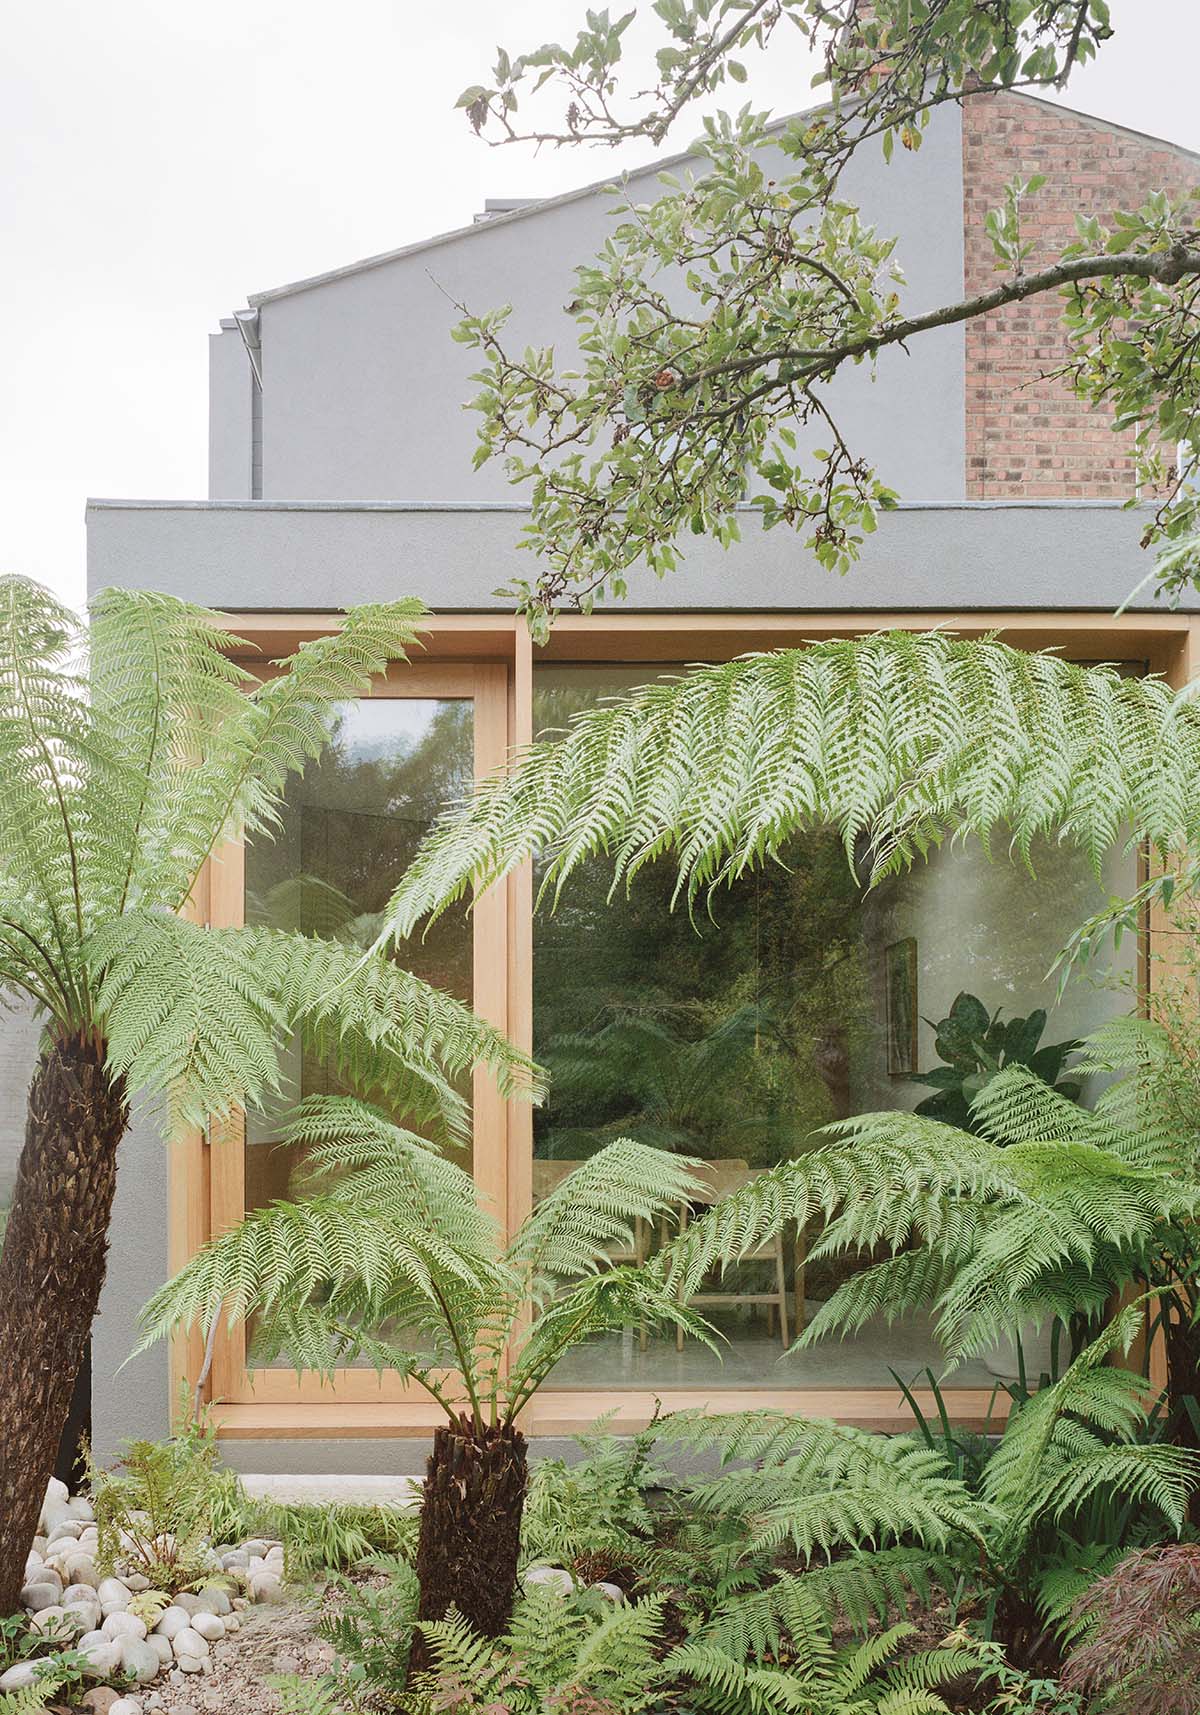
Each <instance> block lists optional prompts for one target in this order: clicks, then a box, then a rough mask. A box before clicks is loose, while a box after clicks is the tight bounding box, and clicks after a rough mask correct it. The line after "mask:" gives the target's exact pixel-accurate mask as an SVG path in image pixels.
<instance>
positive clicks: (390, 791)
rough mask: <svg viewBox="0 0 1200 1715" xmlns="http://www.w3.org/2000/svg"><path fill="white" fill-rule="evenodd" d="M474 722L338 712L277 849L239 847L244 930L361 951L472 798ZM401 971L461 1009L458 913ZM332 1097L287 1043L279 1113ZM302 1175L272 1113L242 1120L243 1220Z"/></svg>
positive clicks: (388, 704) (417, 703) (329, 1078)
mask: <svg viewBox="0 0 1200 1715" xmlns="http://www.w3.org/2000/svg"><path fill="white" fill-rule="evenodd" d="M473 710H474V705H473V704H472V703H471V702H470V700H468V699H465V698H448V699H447V698H415V697H368V698H364V699H362V700H361V701H359V702H348V703H346V704H344V705H343V706H342V708H341V710H340V712H339V715H338V722H337V727H336V730H335V732H334V736H333V740H332V742H331V743H330V744H329V745H328V746H327V747H326V749H325V750H324V751H323V752H322V754H321V755H320V756H319V757H318V758H316V760H314V761H313V762H311V763H310V764H309V765H308V767H307V768H305V770H304V772H303V773H302V774H301V775H298V776H296V777H294V778H293V780H292V782H291V784H290V785H289V787H288V790H287V794H286V797H285V800H284V804H283V813H282V820H281V824H280V826H279V827H278V828H277V829H276V831H275V835H274V837H273V838H267V839H255V840H252V841H250V842H248V844H247V848H246V921H247V923H268V924H271V925H273V926H275V927H277V928H291V929H303V930H305V931H306V932H308V933H310V934H315V935H328V936H332V937H335V938H337V939H340V940H344V941H348V942H350V943H352V944H354V945H356V946H363V947H365V946H368V945H369V944H370V943H371V941H372V940H373V939H374V937H375V935H376V933H377V931H378V927H379V920H380V913H381V912H382V911H383V908H384V907H385V905H386V904H387V901H388V898H389V896H390V894H391V893H392V891H393V889H394V888H395V886H396V884H397V882H398V881H399V879H400V876H401V874H402V873H403V871H404V869H405V867H406V866H407V865H408V864H409V863H410V862H411V860H412V857H413V854H414V852H415V851H416V848H417V846H418V844H419V842H420V840H421V838H422V836H423V835H424V834H425V832H426V830H427V829H428V827H429V824H430V823H431V822H432V821H433V819H434V818H435V817H436V816H437V815H438V813H439V812H440V811H441V810H442V809H443V808H444V807H445V806H446V805H447V804H448V803H449V802H450V801H451V800H456V799H459V798H461V797H462V796H463V795H464V793H466V792H467V791H468V790H469V788H470V784H471V779H472V774H473V757H474V741H473V722H472V717H473ZM403 963H404V964H405V966H406V967H407V968H408V969H410V970H413V971H415V972H416V974H417V975H418V976H420V977H423V978H424V979H425V980H426V981H427V982H431V983H435V984H436V985H437V986H438V987H439V988H442V989H445V990H447V991H448V992H449V993H450V994H453V995H456V996H457V997H458V998H459V999H460V1000H463V1001H465V1002H466V1003H467V1004H468V1005H469V1004H470V1002H471V967H472V950H471V928H470V922H469V920H468V918H467V915H466V913H465V911H461V910H460V911H452V912H448V913H447V914H446V916H445V917H443V918H441V919H440V920H439V921H438V922H437V923H436V924H435V925H434V926H433V927H432V929H431V930H430V931H429V933H428V935H426V936H425V938H424V939H421V938H420V937H417V938H415V939H414V940H412V941H411V942H409V943H407V944H406V946H405V948H404V951H403ZM339 1088H340V1086H339V1084H338V1082H337V1078H336V1074H335V1072H334V1071H333V1069H332V1068H331V1067H329V1066H328V1065H325V1064H322V1063H321V1062H320V1061H319V1060H318V1059H316V1058H315V1057H314V1056H313V1055H312V1054H311V1053H310V1052H308V1051H306V1050H305V1049H304V1048H303V1047H302V1045H301V1043H300V1041H299V1039H298V1038H297V1039H296V1040H294V1041H293V1043H292V1045H291V1048H290V1051H289V1054H288V1065H287V1078H286V1088H285V1092H284V1099H283V1102H282V1103H281V1106H282V1107H285V1108H286V1107H290V1106H291V1105H292V1103H294V1102H295V1101H297V1100H300V1099H301V1098H303V1097H304V1096H310V1095H314V1094H319V1093H323V1092H328V1091H333V1090H337V1089H339ZM357 1093H359V1094H365V1093H367V1092H361V1091H360V1092H357ZM396 1117H397V1119H400V1120H402V1119H403V1118H404V1116H403V1115H397V1116H396ZM468 1153H469V1152H468ZM460 1159H461V1158H460ZM465 1164H467V1165H469V1161H468V1162H466V1163H465ZM301 1166H302V1162H301V1160H300V1158H299V1154H298V1152H297V1151H296V1150H294V1149H284V1148H280V1147H278V1146H277V1145H276V1143H275V1127H274V1120H273V1115H272V1114H271V1113H266V1112H258V1113H250V1114H247V1116H246V1207H247V1209H255V1208H259V1207H260V1206H261V1205H263V1204H264V1203H268V1202H270V1201H271V1200H272V1199H273V1198H277V1197H288V1196H291V1195H293V1194H294V1193H295V1190H296V1188H297V1183H298V1175H299V1170H300V1168H301Z"/></svg>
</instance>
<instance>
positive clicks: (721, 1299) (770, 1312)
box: [675, 1159, 803, 1352]
mask: <svg viewBox="0 0 1200 1715" xmlns="http://www.w3.org/2000/svg"><path fill="white" fill-rule="evenodd" d="M765 1171H766V1169H765V1168H762V1167H751V1166H750V1164H749V1163H748V1162H746V1161H739V1160H736V1159H734V1160H729V1161H706V1162H704V1163H703V1165H702V1167H701V1169H700V1175H701V1184H700V1185H699V1186H698V1187H697V1189H696V1191H695V1192H694V1193H693V1194H692V1197H691V1198H690V1200H689V1201H688V1202H687V1203H685V1204H682V1205H681V1206H680V1210H679V1230H680V1231H681V1232H682V1231H683V1230H684V1229H685V1228H686V1226H687V1224H688V1221H689V1220H690V1218H691V1214H692V1210H693V1209H696V1208H701V1209H706V1208H710V1207H711V1206H712V1204H714V1203H719V1202H720V1201H721V1199H722V1198H723V1197H728V1196H729V1195H730V1194H731V1193H732V1192H734V1191H737V1190H739V1189H740V1188H741V1186H743V1185H745V1184H746V1183H747V1182H748V1181H749V1180H751V1179H753V1178H755V1177H756V1176H757V1175H758V1174H759V1173H763V1172H765ZM784 1257H785V1252H784V1241H783V1234H782V1233H777V1234H776V1235H775V1237H774V1238H773V1239H768V1240H767V1241H766V1243H765V1244H762V1245H759V1246H758V1247H757V1248H756V1249H754V1250H750V1251H747V1253H746V1255H745V1256H744V1257H743V1258H742V1259H741V1261H742V1262H743V1263H757V1262H768V1263H771V1264H773V1273H774V1282H775V1284H774V1287H773V1289H772V1290H770V1291H767V1292H756V1291H754V1290H752V1289H751V1290H743V1289H741V1288H739V1287H737V1286H731V1287H728V1288H725V1289H722V1290H717V1289H715V1288H714V1289H711V1290H706V1291H704V1292H698V1293H693V1295H692V1297H691V1298H690V1300H689V1303H692V1304H765V1305H766V1306H767V1316H768V1323H767V1326H768V1330H770V1331H773V1329H774V1322H775V1316H776V1313H778V1316H779V1335H780V1339H781V1340H782V1342H783V1349H784V1351H785V1352H786V1351H787V1349H788V1347H789V1346H790V1345H791V1339H790V1338H789V1334H788V1281H787V1264H786V1262H785V1260H784ZM739 1266H740V1265H739ZM802 1278H803V1274H802V1271H801V1279H802ZM801 1290H803V1288H801ZM675 1345H676V1348H677V1349H678V1350H679V1351H682V1350H683V1329H682V1328H677V1329H676V1330H675Z"/></svg>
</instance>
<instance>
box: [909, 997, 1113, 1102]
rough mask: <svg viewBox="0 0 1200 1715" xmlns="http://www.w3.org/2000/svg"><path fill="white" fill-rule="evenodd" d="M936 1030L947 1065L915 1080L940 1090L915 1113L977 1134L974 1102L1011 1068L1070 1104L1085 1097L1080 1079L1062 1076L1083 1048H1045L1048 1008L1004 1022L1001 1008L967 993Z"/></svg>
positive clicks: (1072, 1045) (1075, 1045)
mask: <svg viewBox="0 0 1200 1715" xmlns="http://www.w3.org/2000/svg"><path fill="white" fill-rule="evenodd" d="M927 1022H931V1021H929V1020H927ZM933 1028H934V1030H935V1032H936V1037H935V1041H934V1046H935V1047H936V1049H937V1051H938V1057H939V1058H940V1059H941V1060H943V1061H945V1064H944V1065H942V1066H935V1067H934V1068H933V1070H932V1071H929V1072H918V1073H916V1074H915V1075H914V1076H913V1078H912V1080H911V1081H912V1082H913V1083H915V1084H925V1085H927V1086H928V1087H929V1088H930V1089H932V1090H933V1091H934V1094H933V1095H932V1096H926V1097H925V1099H924V1101H922V1102H918V1103H917V1106H916V1108H915V1109H914V1110H913V1111H914V1112H915V1113H918V1114H924V1115H926V1116H927V1117H928V1118H929V1119H935V1120H941V1121H943V1123H944V1124H946V1125H955V1126H959V1127H960V1128H961V1129H962V1130H963V1131H976V1130H977V1129H978V1124H977V1121H976V1118H975V1115H974V1113H973V1112H972V1103H973V1102H974V1100H975V1098H976V1096H978V1095H979V1093H980V1091H981V1090H982V1089H983V1088H984V1087H985V1085H987V1084H988V1083H990V1082H991V1080H992V1079H993V1078H994V1077H995V1076H996V1074H997V1073H998V1072H1002V1071H1003V1070H1004V1069H1005V1067H1008V1066H1024V1067H1025V1069H1026V1070H1027V1071H1029V1072H1032V1073H1033V1075H1034V1077H1035V1078H1040V1079H1041V1080H1042V1082H1043V1083H1044V1084H1048V1085H1049V1086H1050V1088H1051V1089H1053V1090H1057V1091H1058V1093H1059V1095H1060V1096H1065V1097H1066V1098H1067V1100H1068V1101H1078V1099H1079V1092H1080V1090H1081V1089H1082V1085H1081V1084H1080V1083H1079V1081H1078V1080H1077V1079H1065V1078H1063V1076H1062V1072H1063V1068H1064V1066H1065V1065H1066V1062H1067V1058H1068V1056H1069V1055H1071V1054H1074V1053H1075V1052H1076V1050H1077V1049H1079V1048H1080V1047H1081V1046H1082V1044H1081V1043H1079V1042H1052V1043H1047V1044H1046V1046H1045V1047H1039V1046H1038V1044H1039V1043H1040V1042H1041V1040H1042V1032H1043V1030H1045V1028H1046V1013H1045V1010H1044V1008H1042V1007H1038V1009H1037V1010H1036V1011H1035V1012H1031V1013H1030V1014H1029V1016H1028V1017H1027V1018H1010V1019H1007V1020H1006V1021H1005V1022H1003V1023H1001V1020H1000V1012H999V1009H997V1010H996V1011H995V1012H994V1013H989V1012H988V1009H987V1007H986V1006H984V1004H983V1002H982V1001H981V1000H980V999H979V998H978V996H976V995H973V994H966V993H965V992H964V993H962V994H958V995H956V996H955V997H954V1004H953V1005H952V1006H951V1008H950V1011H949V1014H948V1015H947V1016H946V1017H945V1018H943V1019H940V1020H939V1022H938V1023H937V1024H935V1025H934V1027H933Z"/></svg>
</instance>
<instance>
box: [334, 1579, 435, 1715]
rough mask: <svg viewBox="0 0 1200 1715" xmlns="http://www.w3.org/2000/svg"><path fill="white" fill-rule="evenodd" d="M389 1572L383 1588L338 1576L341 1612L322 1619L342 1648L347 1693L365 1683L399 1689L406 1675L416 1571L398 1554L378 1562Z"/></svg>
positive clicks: (342, 1674)
mask: <svg viewBox="0 0 1200 1715" xmlns="http://www.w3.org/2000/svg"><path fill="white" fill-rule="evenodd" d="M376 1567H377V1570H379V1571H381V1572H383V1573H384V1574H385V1575H386V1578H385V1582H384V1584H383V1585H382V1587H381V1588H372V1587H370V1586H366V1587H364V1586H361V1585H357V1584H354V1583H352V1582H351V1581H350V1580H349V1579H348V1578H344V1577H339V1578H338V1579H337V1580H336V1584H337V1586H338V1588H340V1590H341V1594H342V1598H343V1599H342V1605H341V1608H340V1611H339V1612H338V1613H336V1614H332V1615H329V1616H327V1617H326V1618H325V1619H323V1620H322V1621H321V1623H320V1625H319V1626H318V1628H317V1629H318V1631H319V1632H320V1635H321V1636H322V1637H323V1638H325V1639H326V1640H327V1642H329V1643H331V1644H332V1645H333V1646H334V1648H335V1649H336V1650H337V1652H338V1658H339V1675H340V1683H341V1685H342V1686H343V1688H344V1689H345V1690H347V1691H353V1690H355V1689H357V1688H359V1687H363V1686H366V1687H368V1688H370V1689H371V1690H372V1691H376V1692H379V1691H383V1692H395V1693H398V1692H399V1691H401V1690H402V1689H403V1687H404V1682H405V1679H406V1677H407V1675H408V1656H409V1650H410V1647H411V1644H412V1635H413V1626H414V1623H415V1621H416V1617H417V1597H418V1592H417V1575H416V1572H415V1571H414V1570H413V1567H412V1564H411V1562H410V1561H408V1560H405V1559H401V1558H399V1557H394V1558H391V1559H380V1560H379V1561H378V1562H376Z"/></svg>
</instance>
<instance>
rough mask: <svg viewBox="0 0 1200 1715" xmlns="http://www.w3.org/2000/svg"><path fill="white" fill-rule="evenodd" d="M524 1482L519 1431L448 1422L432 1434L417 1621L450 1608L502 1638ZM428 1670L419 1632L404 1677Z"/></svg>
mask: <svg viewBox="0 0 1200 1715" xmlns="http://www.w3.org/2000/svg"><path fill="white" fill-rule="evenodd" d="M528 1481H529V1475H528V1464H527V1456H526V1447H525V1437H524V1436H523V1435H522V1434H521V1432H520V1430H519V1429H513V1428H511V1427H508V1426H506V1425H490V1426H485V1427H478V1426H476V1425H475V1424H474V1423H472V1422H471V1420H470V1419H469V1418H466V1417H454V1418H451V1420H450V1422H449V1423H447V1424H445V1425H444V1426H443V1427H442V1428H440V1429H437V1430H435V1431H434V1436H433V1452H432V1453H431V1454H430V1456H429V1463H428V1465H427V1467H426V1476H425V1491H424V1496H423V1499H422V1502H421V1530H420V1535H419V1538H418V1541H417V1581H418V1583H419V1585H420V1592H421V1594H420V1605H419V1607H418V1610H417V1617H418V1619H421V1620H440V1619H443V1618H444V1617H445V1615H446V1614H447V1613H448V1611H449V1610H450V1608H451V1607H454V1608H457V1610H458V1612H459V1613H460V1614H461V1615H462V1616H463V1618H464V1619H465V1620H467V1621H469V1622H470V1624H471V1625H472V1626H474V1627H475V1629H476V1630H477V1631H479V1632H481V1633H482V1634H483V1635H484V1636H485V1637H489V1638H494V1637H498V1636H499V1635H500V1633H501V1632H503V1630H504V1628H505V1627H506V1626H507V1624H508V1621H509V1618H510V1616H511V1614H512V1605H513V1597H514V1596H515V1594H516V1588H517V1557H518V1555H519V1552H520V1546H521V1513H522V1511H523V1509H524V1506H525V1491H526V1488H527V1486H528ZM427 1665H428V1655H427V1652H426V1650H425V1648H424V1644H423V1640H422V1638H421V1634H420V1633H419V1632H418V1633H417V1635H416V1638H415V1640H414V1644H413V1655H412V1661H411V1663H410V1672H416V1671H419V1670H420V1669H421V1668H423V1667H426V1666H427Z"/></svg>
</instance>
